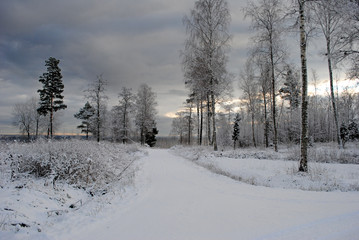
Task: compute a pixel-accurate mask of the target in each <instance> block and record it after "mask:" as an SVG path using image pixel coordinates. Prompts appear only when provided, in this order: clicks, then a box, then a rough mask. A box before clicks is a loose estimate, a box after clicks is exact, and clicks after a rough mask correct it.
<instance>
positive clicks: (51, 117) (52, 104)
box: [50, 98, 54, 139]
mask: <svg viewBox="0 0 359 240" xmlns="http://www.w3.org/2000/svg"><path fill="white" fill-rule="evenodd" d="M53 101H54V99H53V98H51V109H50V138H51V139H52V121H53V119H54V102H53Z"/></svg>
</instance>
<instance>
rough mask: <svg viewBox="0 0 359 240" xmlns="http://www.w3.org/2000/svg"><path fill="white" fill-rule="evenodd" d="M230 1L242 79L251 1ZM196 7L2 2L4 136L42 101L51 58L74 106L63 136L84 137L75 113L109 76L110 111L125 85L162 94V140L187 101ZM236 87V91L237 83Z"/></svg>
mask: <svg viewBox="0 0 359 240" xmlns="http://www.w3.org/2000/svg"><path fill="white" fill-rule="evenodd" d="M228 3H229V7H230V12H231V17H232V22H231V26H230V32H231V33H232V35H233V39H232V42H231V45H232V49H231V52H230V54H229V57H230V58H229V63H228V68H229V71H230V72H232V73H233V74H235V75H238V73H239V71H240V69H241V67H242V66H243V63H244V62H245V60H246V56H247V46H248V43H249V42H250V35H251V30H250V28H249V25H250V24H249V20H248V19H246V20H245V19H244V18H243V12H242V7H243V6H244V5H245V4H246V1H238V0H229V1H228ZM193 6H194V1H193V0H181V1H178V0H136V1H133V0H101V1H98V0H96V1H95V0H61V1H53V0H26V1H23V0H1V1H0V134H3V133H16V132H18V129H17V128H16V127H13V126H12V124H11V123H12V108H13V106H14V105H15V103H19V102H25V101H27V100H28V99H29V98H31V97H32V96H38V93H37V89H39V88H41V87H42V86H41V84H40V83H39V82H38V79H39V76H40V75H42V73H44V72H46V67H45V66H44V64H45V60H47V59H48V58H49V57H50V56H52V57H55V58H57V59H60V61H61V62H60V65H59V66H60V68H61V69H62V75H63V82H64V85H65V91H64V93H63V95H64V96H65V99H64V100H65V103H66V104H67V106H68V108H67V109H66V110H64V111H61V112H62V114H61V115H62V116H61V122H62V125H61V127H60V129H59V132H67V133H77V132H78V130H77V129H76V126H77V125H78V124H79V121H78V120H77V119H75V118H74V117H73V115H74V114H75V113H76V112H78V110H79V109H80V108H81V107H82V106H83V105H84V103H85V102H86V100H85V99H84V97H83V96H84V93H83V90H85V89H86V88H87V86H88V84H89V83H91V82H92V81H94V80H95V79H96V76H97V75H100V74H103V77H104V78H105V79H106V80H108V83H109V84H108V91H107V95H108V96H109V97H110V100H109V102H108V107H109V109H110V108H111V107H112V106H114V105H115V104H117V102H118V98H117V96H118V93H119V91H120V89H121V88H122V87H129V88H132V89H133V90H134V91H137V88H138V86H139V85H141V84H142V83H146V84H148V85H149V86H151V87H152V90H153V91H154V92H156V93H157V101H158V113H159V114H158V118H157V123H158V128H159V130H160V135H164V136H167V135H168V134H169V131H170V125H171V119H170V118H168V117H166V116H170V113H174V112H176V111H177V110H178V109H179V108H181V105H182V102H183V101H184V100H185V99H186V96H187V91H186V90H185V88H184V83H183V73H182V70H181V64H180V62H181V59H180V57H179V55H180V54H179V53H180V50H181V49H183V44H184V41H185V38H186V34H185V29H184V26H183V24H182V19H183V16H184V15H186V14H188V13H189V12H190V9H192V8H193ZM292 44H293V46H294V47H291V46H289V49H291V52H290V56H291V57H292V58H293V59H296V58H299V46H297V43H296V42H295V41H294V43H292ZM321 47H322V46H315V48H318V49H320V48H321ZM309 56H310V57H311V60H310V61H311V62H310V63H311V64H312V65H311V66H310V67H314V68H315V69H317V72H318V74H319V77H320V78H321V79H322V78H327V77H326V72H325V71H326V70H325V60H324V59H323V58H322V57H321V56H319V54H318V52H314V53H312V54H310V55H309ZM237 79H238V78H237V77H236V79H235V80H237ZM233 87H234V89H237V88H238V84H237V82H235V83H234V84H233ZM238 97H239V96H238V91H237V90H236V91H235V92H234V98H238Z"/></svg>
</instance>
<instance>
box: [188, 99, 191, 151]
mask: <svg viewBox="0 0 359 240" xmlns="http://www.w3.org/2000/svg"><path fill="white" fill-rule="evenodd" d="M191 104H192V103H191ZM191 125H192V106H190V108H189V116H188V145H191Z"/></svg>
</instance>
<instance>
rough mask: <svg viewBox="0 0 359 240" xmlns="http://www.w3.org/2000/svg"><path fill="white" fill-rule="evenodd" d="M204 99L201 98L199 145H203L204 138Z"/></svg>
mask: <svg viewBox="0 0 359 240" xmlns="http://www.w3.org/2000/svg"><path fill="white" fill-rule="evenodd" d="M202 136H203V101H202V100H201V126H200V131H199V145H202V139H203V137H202Z"/></svg>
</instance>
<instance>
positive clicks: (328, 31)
mask: <svg viewBox="0 0 359 240" xmlns="http://www.w3.org/2000/svg"><path fill="white" fill-rule="evenodd" d="M313 6H314V7H313V10H314V12H315V15H314V16H315V20H316V23H317V24H318V25H319V26H320V29H321V30H322V33H323V35H324V38H325V43H326V53H325V56H326V58H327V62H328V71H329V85H330V96H331V102H332V108H333V114H334V122H335V128H336V135H337V142H338V145H339V148H342V147H343V143H342V139H341V137H340V128H339V116H338V109H337V103H336V99H335V95H334V83H333V82H334V79H333V67H334V65H335V61H337V60H338V59H336V58H335V57H334V56H335V55H337V54H336V52H340V51H341V48H342V47H343V45H342V44H341V38H342V35H343V31H342V30H343V29H344V25H345V24H347V23H345V22H344V20H345V18H344V17H343V16H342V15H341V14H340V13H339V12H337V8H338V7H339V5H338V2H337V1H336V0H316V1H314V2H313Z"/></svg>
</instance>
